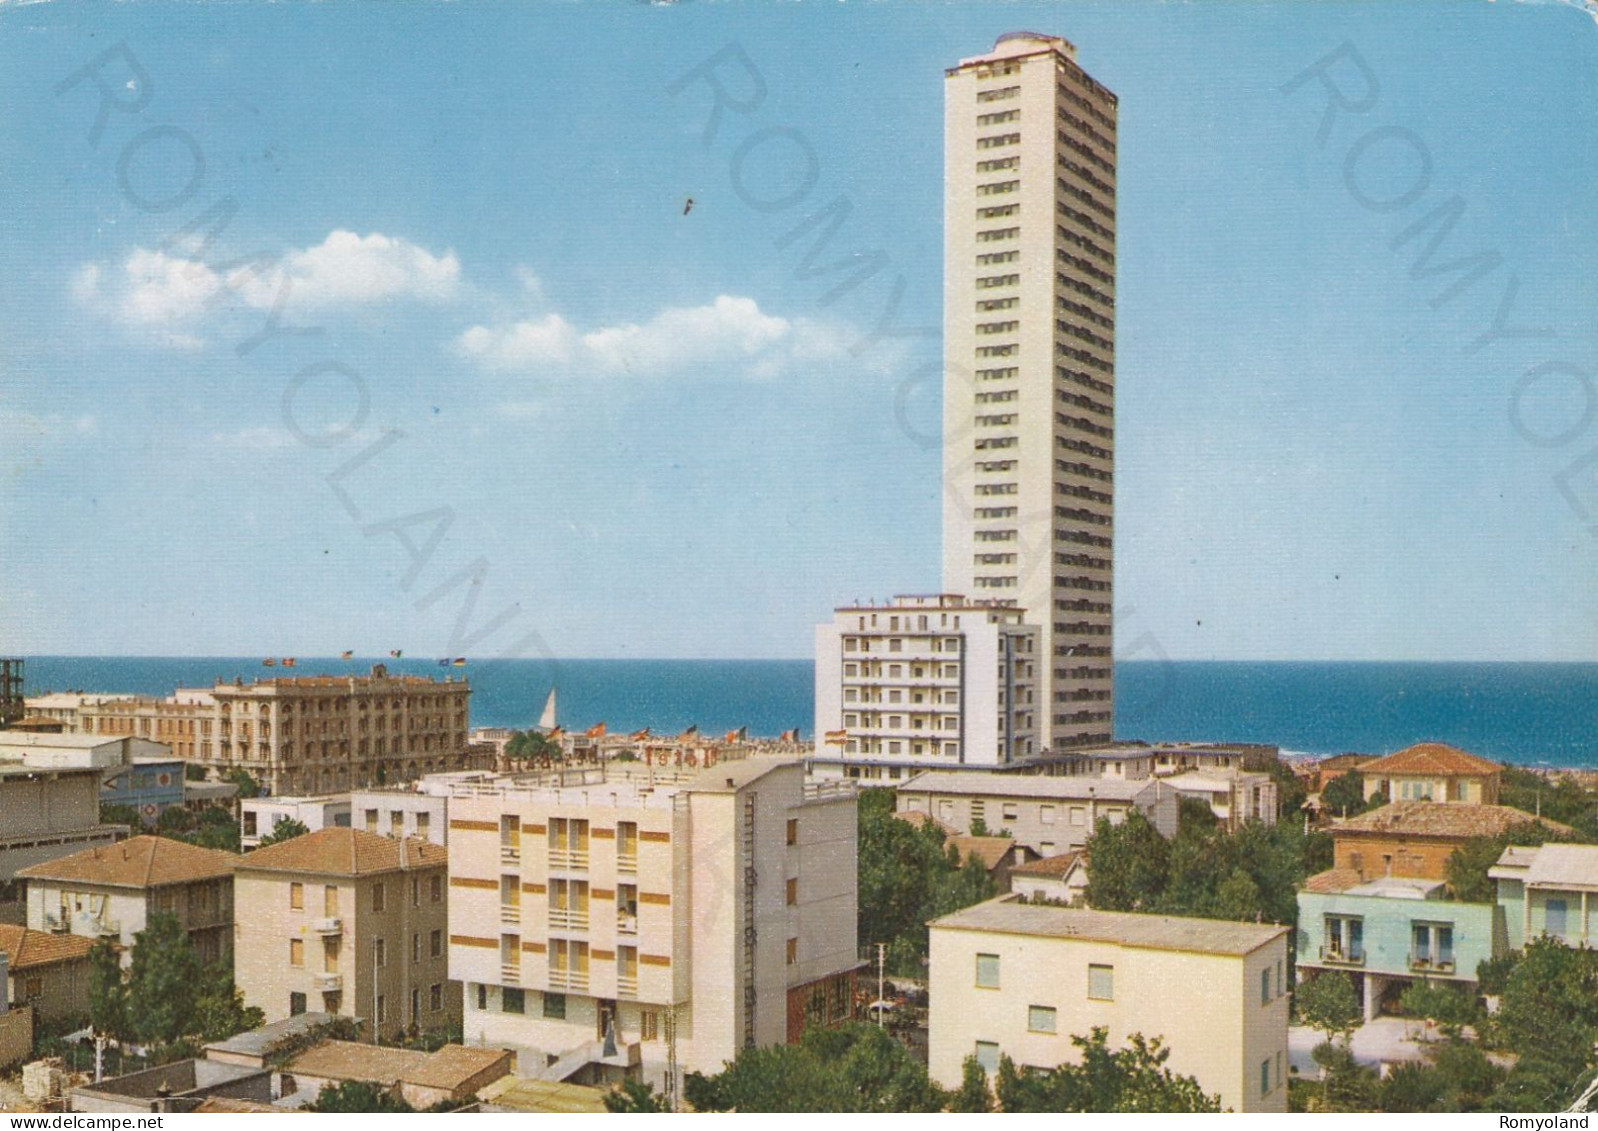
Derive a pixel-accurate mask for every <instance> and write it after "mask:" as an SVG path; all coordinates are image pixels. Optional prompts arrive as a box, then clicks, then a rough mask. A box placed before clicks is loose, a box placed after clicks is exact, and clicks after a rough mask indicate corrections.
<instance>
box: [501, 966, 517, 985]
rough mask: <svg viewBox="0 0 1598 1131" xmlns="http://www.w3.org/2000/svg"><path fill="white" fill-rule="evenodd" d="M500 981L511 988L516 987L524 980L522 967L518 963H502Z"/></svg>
mask: <svg viewBox="0 0 1598 1131" xmlns="http://www.w3.org/2000/svg"><path fill="white" fill-rule="evenodd" d="M499 980H500V981H501V982H504V983H505V984H506V985H509V986H514V985H516V984H517V983H518V982H520V981H521V980H522V968H521V966H520V965H518V964H516V963H511V962H501V963H500V964H499Z"/></svg>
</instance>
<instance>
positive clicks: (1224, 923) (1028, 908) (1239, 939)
mask: <svg viewBox="0 0 1598 1131" xmlns="http://www.w3.org/2000/svg"><path fill="white" fill-rule="evenodd" d="M931 926H932V927H934V928H936V929H939V930H958V931H991V932H994V933H997V934H1005V935H1033V936H1038V937H1042V938H1056V939H1077V940H1080V941H1083V942H1101V943H1113V944H1115V945H1117V946H1126V947H1136V948H1138V949H1142V950H1179V951H1189V952H1193V953H1198V954H1224V955H1237V956H1241V955H1245V954H1251V953H1253V952H1254V951H1256V950H1258V949H1259V948H1260V947H1262V946H1265V945H1266V944H1267V943H1270V942H1272V941H1274V940H1275V939H1278V938H1281V937H1282V936H1283V935H1285V934H1287V933H1288V931H1289V930H1290V929H1291V928H1288V927H1279V926H1275V925H1272V924H1262V923H1234V922H1230V921H1228V920H1225V919H1189V918H1185V917H1178V916H1175V915H1143V914H1138V913H1136V912H1130V911H1090V910H1087V909H1085V908H1076V907H1052V906H1047V905H1043V904H1027V903H1015V902H1012V899H1011V897H1008V896H1005V897H1001V898H999V899H995V900H989V901H988V902H987V903H979V904H977V905H976V906H975V907H968V908H966V909H965V910H964V911H956V912H955V913H954V914H953V915H945V916H943V918H941V919H934V920H933V921H932V923H931Z"/></svg>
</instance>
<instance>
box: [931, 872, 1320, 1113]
mask: <svg viewBox="0 0 1598 1131" xmlns="http://www.w3.org/2000/svg"><path fill="white" fill-rule="evenodd" d="M930 933H931V957H930V969H929V975H928V976H929V978H930V997H931V1001H932V1007H931V1013H930V1016H929V1022H928V1062H927V1067H928V1071H929V1072H930V1073H931V1075H932V1078H933V1079H934V1080H936V1081H937V1082H938V1083H940V1084H942V1085H943V1086H945V1087H949V1088H953V1087H958V1086H959V1084H960V1079H961V1071H962V1067H963V1065H964V1062H965V1059H966V1058H967V1057H969V1056H975V1057H976V1059H977V1060H978V1062H979V1063H981V1064H982V1066H983V1067H984V1068H986V1069H987V1070H988V1072H989V1073H990V1074H991V1073H992V1072H994V1071H995V1070H996V1069H997V1068H998V1066H999V1058H1000V1057H1001V1056H1008V1057H1009V1058H1010V1059H1011V1060H1012V1061H1014V1062H1015V1064H1016V1065H1017V1066H1018V1067H1027V1066H1030V1067H1034V1068H1052V1067H1054V1066H1056V1065H1059V1064H1064V1063H1067V1062H1074V1061H1075V1059H1076V1057H1077V1055H1078V1053H1077V1050H1076V1049H1075V1048H1074V1047H1073V1046H1072V1044H1071V1038H1072V1037H1073V1036H1086V1035H1087V1034H1088V1033H1089V1032H1090V1031H1091V1030H1092V1029H1093V1028H1094V1027H1096V1026H1102V1027H1104V1028H1105V1029H1107V1030H1108V1031H1109V1041H1110V1044H1111V1046H1112V1047H1119V1046H1122V1045H1124V1044H1125V1043H1126V1042H1127V1040H1128V1038H1129V1037H1130V1036H1131V1035H1132V1034H1133V1033H1141V1034H1143V1035H1144V1036H1145V1037H1149V1038H1153V1037H1159V1038H1161V1039H1162V1040H1163V1041H1164V1043H1165V1046H1166V1047H1167V1048H1169V1049H1170V1059H1169V1060H1168V1061H1167V1062H1166V1067H1168V1068H1169V1069H1170V1070H1171V1071H1172V1072H1174V1073H1177V1074H1179V1075H1184V1076H1192V1077H1193V1078H1194V1079H1196V1080H1197V1081H1198V1083H1199V1086H1200V1087H1201V1088H1203V1089H1204V1091H1205V1092H1206V1093H1209V1094H1211V1095H1214V1096H1218V1097H1219V1099H1220V1102H1221V1106H1222V1107H1223V1108H1225V1109H1229V1110H1232V1111H1240V1112H1253V1111H1262V1112H1285V1111H1286V1110H1287V1020H1288V999H1287V969H1286V967H1287V944H1288V935H1289V933H1290V928H1288V927H1282V926H1273V925H1269V924H1255V923H1232V922H1225V921H1221V920H1215V919H1187V918H1177V917H1172V916H1163V915H1141V914H1130V913H1124V912H1111V911H1089V910H1084V909H1078V908H1065V907H1052V906H1039V905H1036V904H1022V903H1019V902H1017V901H1015V899H1014V897H1013V896H1005V897H1000V898H999V899H996V900H990V901H989V902H987V903H980V904H978V905H976V906H975V907H969V908H966V909H965V910H964V911H957V912H955V913H954V914H953V915H946V916H944V917H943V918H941V919H935V920H933V922H932V923H931V932H930Z"/></svg>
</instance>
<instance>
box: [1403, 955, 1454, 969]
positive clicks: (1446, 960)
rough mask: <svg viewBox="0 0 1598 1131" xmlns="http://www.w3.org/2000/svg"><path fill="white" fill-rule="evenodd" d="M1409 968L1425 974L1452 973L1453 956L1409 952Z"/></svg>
mask: <svg viewBox="0 0 1598 1131" xmlns="http://www.w3.org/2000/svg"><path fill="white" fill-rule="evenodd" d="M1409 968H1410V969H1411V970H1414V971H1416V972H1417V973H1426V974H1452V973H1453V972H1454V956H1453V955H1452V954H1449V955H1433V954H1411V955H1410V956H1409Z"/></svg>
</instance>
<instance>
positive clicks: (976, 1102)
mask: <svg viewBox="0 0 1598 1131" xmlns="http://www.w3.org/2000/svg"><path fill="white" fill-rule="evenodd" d="M949 1110H950V1111H957V1112H980V1111H992V1110H993V1095H992V1093H991V1092H989V1091H988V1072H987V1069H985V1068H983V1067H982V1065H981V1064H979V1063H978V1062H977V1058H976V1057H974V1056H968V1057H966V1058H965V1062H964V1063H963V1064H961V1065H960V1087H959V1088H958V1089H957V1090H956V1091H955V1093H954V1094H953V1095H952V1096H950V1097H949Z"/></svg>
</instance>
